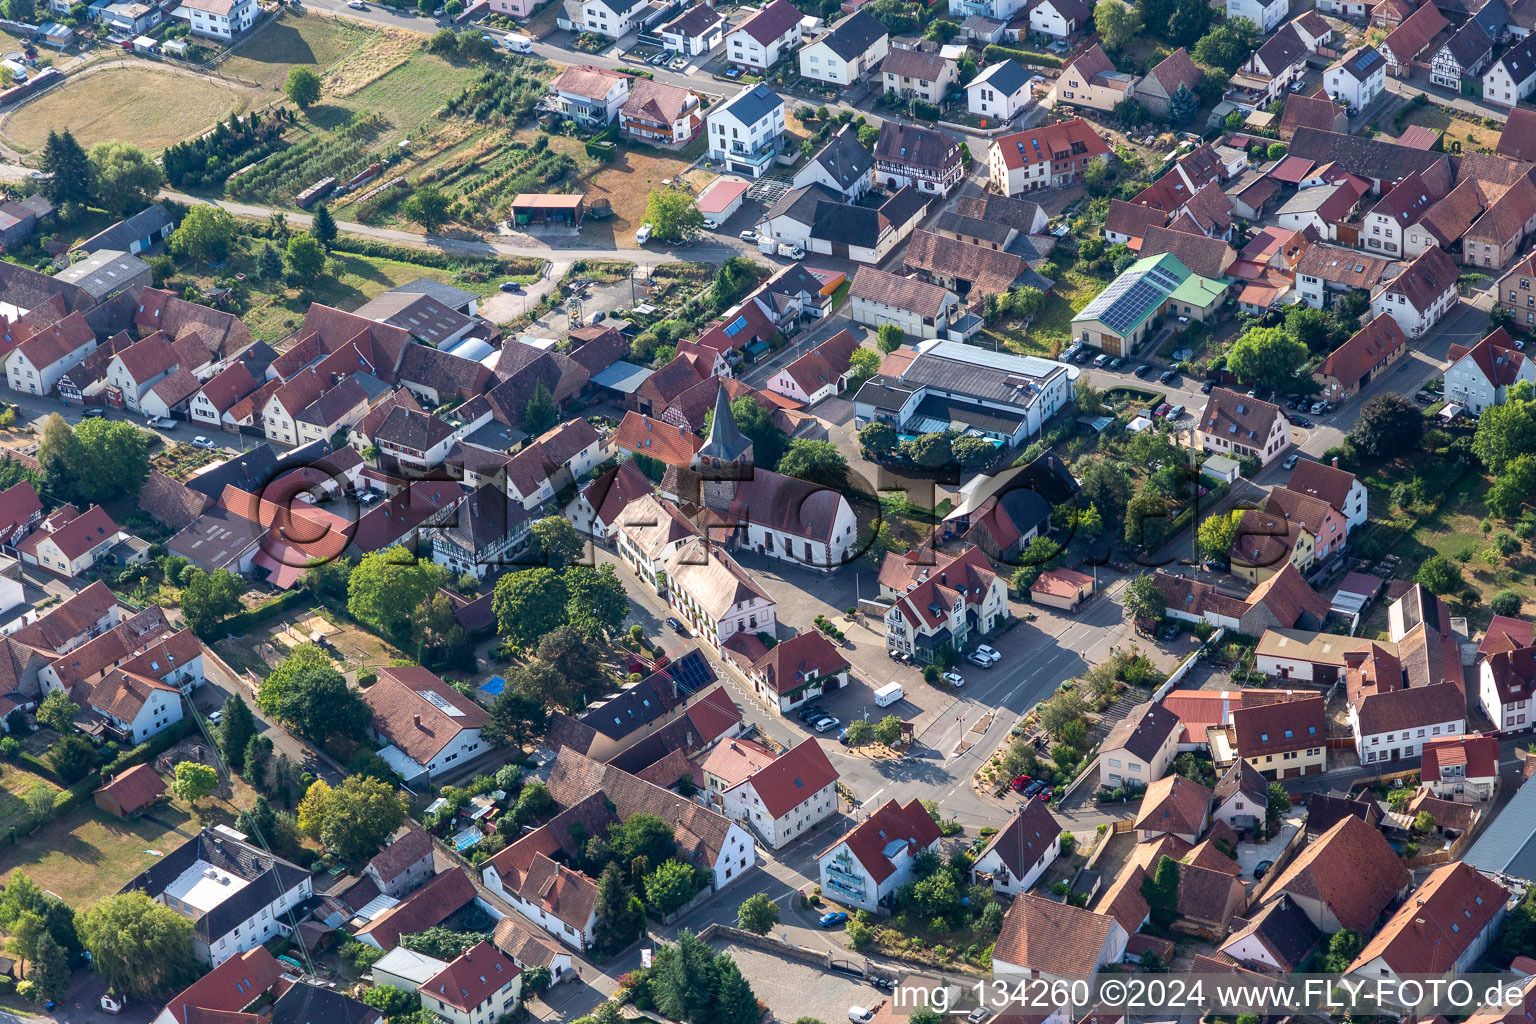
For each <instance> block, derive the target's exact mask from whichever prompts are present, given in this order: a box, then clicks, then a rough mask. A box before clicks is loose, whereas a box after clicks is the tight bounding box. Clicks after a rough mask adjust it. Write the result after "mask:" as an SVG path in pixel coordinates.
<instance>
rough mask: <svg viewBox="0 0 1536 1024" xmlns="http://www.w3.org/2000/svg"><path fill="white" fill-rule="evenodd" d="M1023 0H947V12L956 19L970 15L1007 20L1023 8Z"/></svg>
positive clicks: (960, 19)
mask: <svg viewBox="0 0 1536 1024" xmlns="http://www.w3.org/2000/svg"><path fill="white" fill-rule="evenodd" d="M1024 5H1025V0H949V13H950V14H952V15H954V17H955V20H956V21H964V20H965V19H966V18H970V17H980V18H990V19H992V20H994V21H1002V22H1007V21H1010V20H1012V19H1013V16H1014V15H1015V14H1017V13H1019V12H1020V11H1022V10H1023V9H1024Z"/></svg>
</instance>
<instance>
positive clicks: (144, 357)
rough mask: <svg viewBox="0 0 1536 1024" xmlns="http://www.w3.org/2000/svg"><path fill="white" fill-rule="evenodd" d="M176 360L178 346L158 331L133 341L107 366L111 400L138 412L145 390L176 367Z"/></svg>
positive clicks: (108, 392)
mask: <svg viewBox="0 0 1536 1024" xmlns="http://www.w3.org/2000/svg"><path fill="white" fill-rule="evenodd" d="M177 359H178V357H177V354H176V349H175V348H173V347H172V346H171V343H170V342H168V341H166V340H165V335H164V334H161V333H160V332H158V331H157V332H155V333H154V334H152V335H150V336H149V337H147V338H144V339H143V340H142V341H137V342H134V343H133V344H132V345H129V346H128V347H127V348H125V349H123V350H122V351H121V352H119V353H117V355H115V356H113V357H112V362H111V364H110V365H108V367H107V398H108V400H109V401H111V402H112V403H113V404H114V405H116V404H122V405H126V406H127V407H128V408H129V409H131V410H132V411H134V412H138V411H139V399H140V398H142V397H144V392H146V391H148V390H149V389H150V388H151V387H152V386H153V385H154V384H155V383H156V382H158V381H159V380H160V378H162V377H164V376H165V375H166V374H168V373H170V372H171V371H172V370H174V369H176V366H177Z"/></svg>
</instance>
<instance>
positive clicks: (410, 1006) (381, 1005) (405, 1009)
mask: <svg viewBox="0 0 1536 1024" xmlns="http://www.w3.org/2000/svg"><path fill="white" fill-rule="evenodd" d="M523 977H524V978H525V979H526V978H527V972H524V974H523ZM360 998H361V999H362V1001H363V1002H365V1003H367V1004H368V1005H369V1006H371V1007H373V1008H374V1009H375V1010H378V1011H379V1012H380V1013H382V1014H383V1015H384V1016H385V1017H386V1018H389V1019H393V1018H395V1017H398V1016H400V1015H401V1014H405V1013H410V1012H411V1011H413V1010H416V1009H419V1008H420V1007H421V997H420V996H418V995H417V994H416V993H415V992H407V991H405V990H404V989H401V988H396V987H395V986H393V985H375V986H374V987H372V988H370V989H368V990H366V991H365V992H364V993H363V994H362V996H361V997H360Z"/></svg>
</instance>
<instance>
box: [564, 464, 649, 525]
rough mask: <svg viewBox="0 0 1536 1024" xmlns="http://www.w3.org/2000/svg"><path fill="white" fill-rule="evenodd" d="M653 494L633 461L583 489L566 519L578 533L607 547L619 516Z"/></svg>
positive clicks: (615, 468) (647, 481) (620, 465)
mask: <svg viewBox="0 0 1536 1024" xmlns="http://www.w3.org/2000/svg"><path fill="white" fill-rule="evenodd" d="M650 493H651V482H650V481H649V480H647V479H646V477H645V474H644V473H642V472H640V470H639V468H638V467H637V466H636V465H635V463H634V461H633V460H632V459H626V460H625V461H623V462H621V463H619V464H618V465H617V466H615V467H614V468H612V469H610V470H608V471H607V472H606V473H603V474H602V475H601V476H599V477H597V478H596V479H595V480H593V481H592V482H591V483H589V484H587V486H586V487H584V488H582V491H581V494H580V495H579V496H578V497H577V498H576V501H575V502H573V503H572V505H571V507H570V509H568V510H567V512H566V515H567V518H569V519H570V520H571V522H572V524H573V525H575V526H576V528H577V529H578V530H581V531H582V532H584V533H590V534H591V535H592V537H593V539H594V540H598V541H601V542H603V543H608V541H609V540H610V538H611V536H612V533H611V531H612V529H613V524H614V520H615V519H616V518H617V517H618V514H619V512H620V511H622V510H623V509H624V508H625V507H627V506H628V505H629V503H630V502H632V501H636V500H638V499H639V498H640V497H641V496H642V495H647V494H650Z"/></svg>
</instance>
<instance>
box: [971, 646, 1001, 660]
mask: <svg viewBox="0 0 1536 1024" xmlns="http://www.w3.org/2000/svg"><path fill="white" fill-rule="evenodd" d="M972 653H973V654H979V655H981V656H982V657H983V658H986V659H987V660H988V661H1001V660H1002V657H1003V656H1002V655H1001V654H998V653H997V651H996V650H995V649H994V648H991V647H988V646H987V645H986V644H977V645H976V650H975V651H973V652H972Z"/></svg>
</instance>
